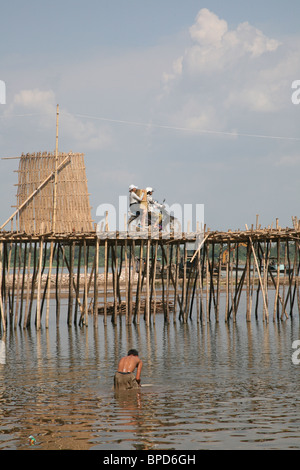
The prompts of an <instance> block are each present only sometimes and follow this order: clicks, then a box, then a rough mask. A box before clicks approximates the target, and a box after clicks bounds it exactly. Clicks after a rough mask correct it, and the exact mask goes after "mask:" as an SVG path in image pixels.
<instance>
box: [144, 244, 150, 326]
mask: <svg viewBox="0 0 300 470" xmlns="http://www.w3.org/2000/svg"><path fill="white" fill-rule="evenodd" d="M149 263H150V239H149V238H148V240H147V251H146V306H145V307H146V308H145V312H146V325H147V326H149V323H150V267H149Z"/></svg>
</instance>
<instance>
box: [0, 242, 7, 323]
mask: <svg viewBox="0 0 300 470" xmlns="http://www.w3.org/2000/svg"><path fill="white" fill-rule="evenodd" d="M2 260H3V243H1V245H0V310H1V325H2V329H3V332H5V331H6V321H5V316H4V309H3V302H2V279H3V274H2V272H3V271H2V265H3V261H2Z"/></svg>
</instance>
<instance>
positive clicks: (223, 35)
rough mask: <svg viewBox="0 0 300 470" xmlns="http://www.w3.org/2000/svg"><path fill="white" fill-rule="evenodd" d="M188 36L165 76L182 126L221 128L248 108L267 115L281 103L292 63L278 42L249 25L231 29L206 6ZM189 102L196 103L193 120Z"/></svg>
mask: <svg viewBox="0 0 300 470" xmlns="http://www.w3.org/2000/svg"><path fill="white" fill-rule="evenodd" d="M189 32H190V38H191V44H190V46H189V47H187V48H186V50H185V52H184V54H183V56H179V57H178V58H177V59H176V60H175V61H174V63H173V66H172V71H171V72H170V73H165V74H164V75H163V84H164V90H165V98H167V97H168V100H169V103H171V102H172V116H173V117H174V115H175V114H176V116H177V117H178V118H179V116H180V114H181V117H182V122H181V125H187V122H188V121H189V122H194V123H195V122H197V121H198V122H199V125H201V124H202V123H206V124H207V125H210V126H211V127H212V128H216V129H218V130H220V129H222V128H223V127H222V126H225V127H226V125H228V124H229V121H230V119H238V114H239V113H241V112H242V113H244V112H245V110H247V111H249V112H257V113H265V112H272V111H274V110H277V109H278V106H279V105H282V99H281V98H282V93H283V90H284V88H283V87H284V86H286V75H287V69H286V65H287V64H288V65H289V70H291V63H292V62H291V60H290V57H289V58H287V57H286V56H283V55H282V53H281V49H280V45H281V44H280V42H279V41H277V40H276V39H272V38H268V37H267V36H266V35H264V34H263V32H262V31H260V30H258V29H257V28H255V27H254V26H252V25H250V24H249V23H248V22H244V23H241V24H239V25H238V26H237V27H236V29H233V30H230V29H229V27H228V24H227V22H226V21H225V20H223V19H220V18H218V16H217V15H216V14H214V13H213V12H211V11H209V10H208V9H207V8H204V9H202V10H200V11H199V13H198V15H197V17H196V21H195V23H194V24H193V25H192V26H191V27H190V29H189ZM296 57H297V56H296ZM293 59H295V55H293ZM296 61H297V62H298V63H299V59H298V58H297V59H296ZM292 68H293V69H294V70H295V69H296V67H295V62H294V61H293V67H292ZM188 101H193V106H190V111H191V114H190V116H187V115H186V109H187V105H186V103H187V102H188ZM166 103H167V102H166ZM175 103H177V110H176V112H175V113H174V106H176V104H175ZM213 110H214V111H213ZM204 114H205V119H204ZM217 116H218V118H217ZM177 124H178V125H179V122H178V123H177ZM219 124H220V125H221V127H218V126H219Z"/></svg>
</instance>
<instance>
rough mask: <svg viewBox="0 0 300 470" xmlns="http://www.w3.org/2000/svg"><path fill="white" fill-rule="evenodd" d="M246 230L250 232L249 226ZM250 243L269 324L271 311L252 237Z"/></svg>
mask: <svg viewBox="0 0 300 470" xmlns="http://www.w3.org/2000/svg"><path fill="white" fill-rule="evenodd" d="M246 229H247V230H248V227H247V225H246ZM249 241H250V244H251V249H252V253H253V257H254V261H255V265H256V269H257V274H258V277H259V282H260V285H261V290H262V295H263V302H264V307H265V312H266V321H267V322H268V321H269V311H268V306H267V302H266V297H265V291H264V286H263V282H262V279H261V275H260V269H259V266H258V262H257V258H256V254H255V250H254V246H253V242H252V238H251V237H249Z"/></svg>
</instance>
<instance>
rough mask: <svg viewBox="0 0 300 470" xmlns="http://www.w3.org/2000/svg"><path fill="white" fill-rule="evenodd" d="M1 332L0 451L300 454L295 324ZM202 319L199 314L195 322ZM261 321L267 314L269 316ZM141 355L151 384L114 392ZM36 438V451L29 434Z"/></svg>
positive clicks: (299, 332)
mask: <svg viewBox="0 0 300 470" xmlns="http://www.w3.org/2000/svg"><path fill="white" fill-rule="evenodd" d="M52 313H53V314H52V317H53V319H52V320H51V321H50V327H49V328H48V329H45V328H44V327H42V329H41V330H38V331H37V330H36V329H35V327H34V326H33V327H31V328H30V329H29V330H24V329H21V328H20V329H19V328H18V329H16V330H10V329H9V330H8V332H7V333H6V335H5V336H3V335H2V337H1V336H0V449H1V450H3V449H17V450H19V449H29V448H30V449H32V450H33V449H39V450H44V449H45V450H46V449H47V450H49V449H51V450H56V449H57V450H58V449H82V450H83V449H86V450H87V449H89V450H123V451H124V450H147V449H148V450H160V449H166V450H172V449H174V450H201V449H298V448H299V447H300V431H299V429H300V412H299V405H300V403H299V402H300V399H299V390H300V365H297V364H295V363H293V361H292V355H293V353H294V352H295V349H293V346H292V345H293V342H294V341H296V340H298V339H300V326H299V319H298V312H297V314H295V315H294V317H293V319H288V320H285V321H280V322H275V323H273V321H270V323H269V324H266V323H264V322H263V321H262V320H258V321H256V320H255V319H253V320H252V321H251V323H246V321H245V315H244V314H243V308H242V307H241V306H240V307H239V312H238V318H237V322H236V323H232V321H230V323H229V324H225V322H224V321H223V320H222V315H220V318H221V320H220V322H219V323H216V322H215V321H214V320H212V321H211V322H210V323H208V324H205V325H203V324H197V322H196V320H193V321H189V322H188V323H187V324H182V323H179V322H178V321H177V323H176V324H173V323H170V324H168V325H166V324H164V321H163V317H162V315H157V316H156V323H155V325H151V326H150V327H148V328H147V327H146V326H145V323H144V321H143V320H142V319H141V323H140V325H139V326H137V325H130V326H126V325H125V323H124V321H120V322H119V324H118V325H117V326H113V325H112V324H111V322H110V321H108V324H107V326H105V327H104V325H103V318H102V317H101V316H99V319H98V328H97V329H94V328H93V326H92V319H90V325H89V327H88V328H86V327H83V328H79V327H74V326H73V327H71V328H68V327H67V326H66V316H65V315H63V314H61V321H60V325H59V327H57V326H56V323H55V320H54V316H55V310H54V307H53V310H52ZM195 318H196V317H195ZM260 318H262V316H261V315H260ZM130 348H136V349H138V351H139V353H140V357H141V358H142V360H143V363H144V366H143V371H142V383H143V385H144V386H143V387H142V388H141V389H140V391H138V392H132V393H130V394H128V395H126V396H122V395H121V396H115V394H114V391H113V389H112V384H113V375H114V371H115V369H116V367H117V363H118V360H119V358H120V356H121V355H124V354H125V353H126V352H127V350H128V349H130ZM30 435H32V436H33V437H34V439H35V442H34V445H32V446H30V444H29V440H28V437H29V436H30Z"/></svg>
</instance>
